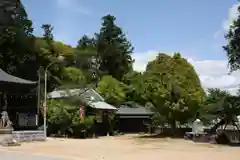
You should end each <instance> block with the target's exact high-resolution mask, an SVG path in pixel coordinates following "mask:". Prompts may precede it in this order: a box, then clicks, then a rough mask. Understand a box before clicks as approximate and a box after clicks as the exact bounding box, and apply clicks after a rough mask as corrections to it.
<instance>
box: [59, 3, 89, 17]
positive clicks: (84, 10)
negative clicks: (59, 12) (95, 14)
mask: <svg viewBox="0 0 240 160" xmlns="http://www.w3.org/2000/svg"><path fill="white" fill-rule="evenodd" d="M57 5H58V7H60V8H62V9H64V10H67V11H71V12H76V13H80V14H84V15H89V14H90V13H91V10H90V9H89V8H88V7H86V6H83V5H81V4H79V0H57Z"/></svg>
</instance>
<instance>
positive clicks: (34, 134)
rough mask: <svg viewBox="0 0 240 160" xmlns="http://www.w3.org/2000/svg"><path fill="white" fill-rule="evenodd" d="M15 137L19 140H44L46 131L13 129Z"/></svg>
mask: <svg viewBox="0 0 240 160" xmlns="http://www.w3.org/2000/svg"><path fill="white" fill-rule="evenodd" d="M12 135H13V139H15V140H16V141H17V142H26V141H27V142H29V141H44V140H45V137H44V131H39V130H36V131H13V133H12Z"/></svg>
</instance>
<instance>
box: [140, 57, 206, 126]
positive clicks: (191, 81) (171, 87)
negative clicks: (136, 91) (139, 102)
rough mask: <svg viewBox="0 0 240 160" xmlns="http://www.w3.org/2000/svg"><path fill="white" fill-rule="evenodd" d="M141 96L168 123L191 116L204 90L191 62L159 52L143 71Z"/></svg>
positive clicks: (174, 124)
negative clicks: (142, 91) (143, 91)
mask: <svg viewBox="0 0 240 160" xmlns="http://www.w3.org/2000/svg"><path fill="white" fill-rule="evenodd" d="M144 88H145V98H146V100H147V101H149V102H151V103H152V109H153V110H154V111H155V112H156V113H159V115H162V116H164V117H165V119H166V120H167V121H168V122H169V123H170V124H171V125H172V127H175V126H176V121H178V122H181V123H184V122H186V121H187V120H188V119H190V118H192V117H194V116H195V115H196V112H197V110H198V106H199V105H198V104H199V103H201V102H202V100H203V97H204V95H205V94H204V90H203V89H202V87H201V83H200V80H199V78H198V76H197V74H196V72H195V70H194V68H193V66H192V65H191V64H189V63H188V62H187V60H186V59H184V58H183V57H181V55H180V54H179V53H176V54H175V55H174V56H169V55H166V54H159V55H158V56H157V58H156V59H155V60H153V61H151V62H149V64H148V65H147V68H146V72H145V73H144Z"/></svg>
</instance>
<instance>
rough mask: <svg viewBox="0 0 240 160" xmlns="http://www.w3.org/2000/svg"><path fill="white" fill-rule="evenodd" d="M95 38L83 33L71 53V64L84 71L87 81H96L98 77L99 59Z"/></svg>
mask: <svg viewBox="0 0 240 160" xmlns="http://www.w3.org/2000/svg"><path fill="white" fill-rule="evenodd" d="M95 42H96V41H95V39H94V38H90V37H88V36H86V35H84V36H83V37H82V38H81V39H80V40H79V41H78V44H77V47H76V49H75V52H74V55H73V59H72V60H73V62H74V63H73V66H75V67H76V68H79V69H81V70H82V71H83V72H84V75H85V77H86V80H87V83H93V82H94V83H97V81H98V79H99V70H98V68H99V61H98V57H97V50H96V44H95Z"/></svg>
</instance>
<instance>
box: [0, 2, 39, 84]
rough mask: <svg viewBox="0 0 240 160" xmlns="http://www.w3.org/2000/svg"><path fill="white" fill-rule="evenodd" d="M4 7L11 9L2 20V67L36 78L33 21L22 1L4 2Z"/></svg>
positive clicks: (12, 72) (0, 48)
mask: <svg viewBox="0 0 240 160" xmlns="http://www.w3.org/2000/svg"><path fill="white" fill-rule="evenodd" d="M2 7H3V8H11V9H9V10H7V11H6V12H4V13H3V15H1V16H3V17H4V18H3V19H1V22H0V24H1V27H0V68H1V69H3V70H4V71H6V72H8V73H11V74H14V75H16V76H20V77H22V78H28V79H31V80H36V76H37V74H36V70H37V63H36V55H35V52H34V50H33V46H34V45H33V44H34V36H33V35H32V32H33V28H32V21H31V20H29V19H28V17H27V13H26V11H25V8H24V6H23V5H22V3H21V2H20V1H19V2H15V3H4V4H3V6H2ZM4 20H5V21H4ZM26 70H28V72H26Z"/></svg>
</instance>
